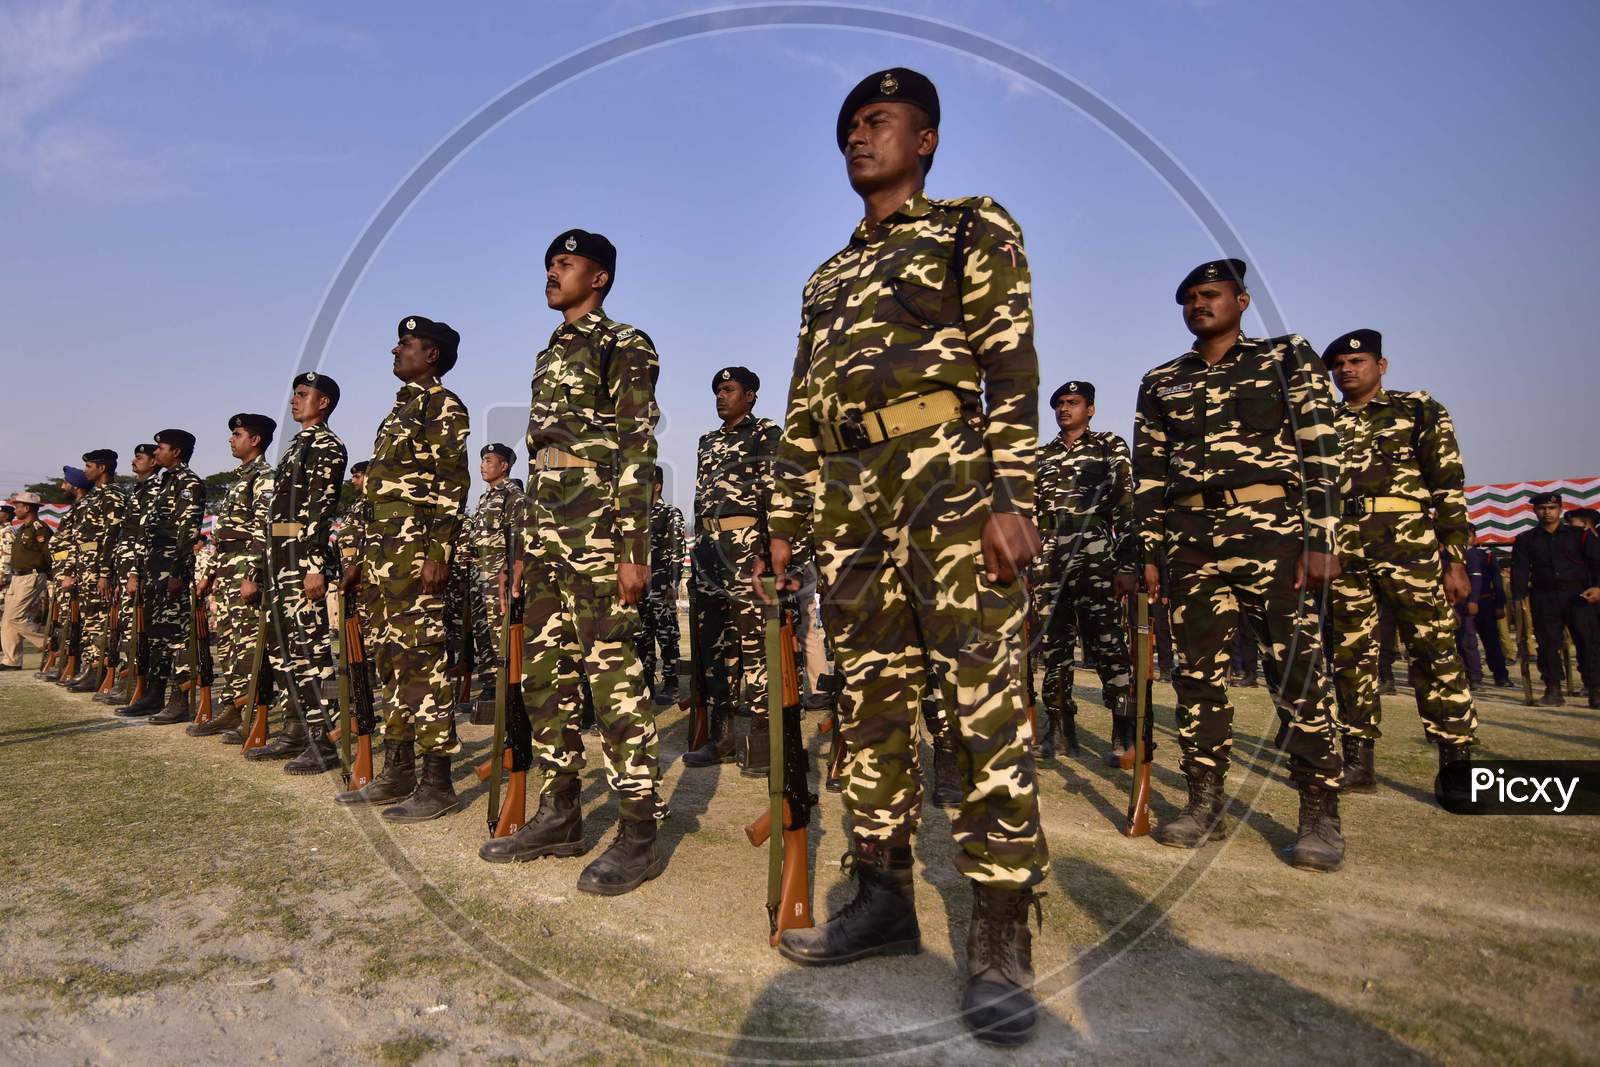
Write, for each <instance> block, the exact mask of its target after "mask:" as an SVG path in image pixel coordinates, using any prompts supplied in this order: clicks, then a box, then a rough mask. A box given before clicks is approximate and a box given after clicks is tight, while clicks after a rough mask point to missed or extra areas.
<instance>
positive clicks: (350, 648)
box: [339, 604, 378, 789]
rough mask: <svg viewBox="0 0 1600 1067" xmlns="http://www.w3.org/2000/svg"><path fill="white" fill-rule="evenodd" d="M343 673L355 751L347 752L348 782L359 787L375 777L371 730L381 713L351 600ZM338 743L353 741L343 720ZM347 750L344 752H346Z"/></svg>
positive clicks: (357, 614)
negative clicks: (374, 694) (374, 703)
mask: <svg viewBox="0 0 1600 1067" xmlns="http://www.w3.org/2000/svg"><path fill="white" fill-rule="evenodd" d="M341 644H342V646H343V648H344V675H345V678H346V680H347V683H348V685H349V687H350V701H349V704H350V708H351V711H352V715H351V722H350V728H351V729H352V730H353V731H354V747H355V753H354V755H350V756H347V757H346V759H345V766H346V767H348V768H349V770H348V771H347V772H346V779H345V785H346V786H347V787H348V788H349V789H360V788H361V787H363V786H365V785H366V784H367V783H368V782H370V781H372V732H373V731H374V730H376V729H377V728H378V713H377V710H376V709H375V708H374V707H373V705H372V674H371V668H370V667H369V666H368V663H367V643H366V641H365V640H364V639H363V638H362V635H361V613H360V612H359V611H356V610H353V609H352V608H351V606H350V605H349V604H346V605H345V610H344V640H343V642H341ZM339 734H340V736H339V743H340V745H341V746H345V751H346V752H347V751H348V747H349V745H350V744H351V742H350V741H349V740H347V737H348V735H347V734H346V732H345V730H344V728H343V724H341V727H340V731H339ZM343 754H344V753H341V755H343Z"/></svg>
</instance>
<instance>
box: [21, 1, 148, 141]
mask: <svg viewBox="0 0 1600 1067" xmlns="http://www.w3.org/2000/svg"><path fill="white" fill-rule="evenodd" d="M144 32H145V30H144V27H143V25H142V24H141V23H140V22H139V21H138V20H137V19H135V18H132V17H129V16H126V15H123V14H121V13H119V12H117V11H115V10H113V8H112V5H111V4H109V3H106V2H103V0H101V2H87V3H86V2H84V0H62V2H60V3H42V4H36V5H17V6H14V7H8V8H5V9H0V134H17V133H21V132H23V131H24V129H25V128H26V126H27V123H28V122H29V121H30V120H31V119H33V118H34V117H35V116H37V115H38V114H39V113H40V112H42V111H43V110H44V109H46V108H48V107H49V106H50V105H52V104H54V103H55V102H56V101H58V100H60V99H61V98H62V97H64V96H66V95H67V94H68V93H69V92H70V91H71V90H72V89H73V88H74V87H75V86H77V85H78V84H79V83H81V82H82V81H83V80H84V79H86V78H87V77H88V76H89V75H90V74H92V73H93V72H94V70H95V69H96V68H97V67H99V66H101V65H102V64H104V63H105V62H106V61H107V60H109V59H111V57H113V56H115V55H116V54H117V53H118V52H120V51H122V50H123V49H124V48H126V47H127V46H128V45H129V44H131V43H132V42H133V41H135V40H137V39H138V38H139V37H140V36H142V35H143V33H144Z"/></svg>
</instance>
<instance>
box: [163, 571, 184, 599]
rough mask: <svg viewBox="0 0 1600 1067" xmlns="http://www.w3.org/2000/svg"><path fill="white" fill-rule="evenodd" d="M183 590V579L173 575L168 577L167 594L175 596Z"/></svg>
mask: <svg viewBox="0 0 1600 1067" xmlns="http://www.w3.org/2000/svg"><path fill="white" fill-rule="evenodd" d="M181 592H183V579H182V578H179V577H177V576H173V577H171V578H168V579H167V596H169V597H175V596H177V595H178V594H179V593H181Z"/></svg>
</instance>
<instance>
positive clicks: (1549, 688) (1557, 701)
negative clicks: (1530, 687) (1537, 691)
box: [1539, 682, 1567, 708]
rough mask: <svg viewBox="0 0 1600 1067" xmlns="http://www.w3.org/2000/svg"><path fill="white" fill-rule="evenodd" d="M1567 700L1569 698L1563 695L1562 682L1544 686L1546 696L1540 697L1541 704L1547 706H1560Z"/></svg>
mask: <svg viewBox="0 0 1600 1067" xmlns="http://www.w3.org/2000/svg"><path fill="white" fill-rule="evenodd" d="M1566 702H1567V698H1566V697H1565V696H1564V695H1562V692H1561V683H1560V682H1557V683H1555V684H1554V685H1546V686H1545V687H1544V696H1542V697H1540V698H1539V703H1540V705H1542V706H1543V707H1547V708H1559V707H1561V706H1563V705H1564V704H1566Z"/></svg>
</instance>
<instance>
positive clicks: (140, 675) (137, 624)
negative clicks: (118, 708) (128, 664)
mask: <svg viewBox="0 0 1600 1067" xmlns="http://www.w3.org/2000/svg"><path fill="white" fill-rule="evenodd" d="M144 615H145V613H144V583H143V582H139V583H137V584H136V585H135V586H134V588H133V633H132V635H131V636H130V640H131V641H132V642H133V656H132V659H133V693H132V697H131V700H132V701H137V700H138V699H139V698H140V697H142V696H144V690H145V685H146V684H147V683H148V680H149V678H150V633H149V628H148V627H147V626H146V625H145V617H144Z"/></svg>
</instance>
